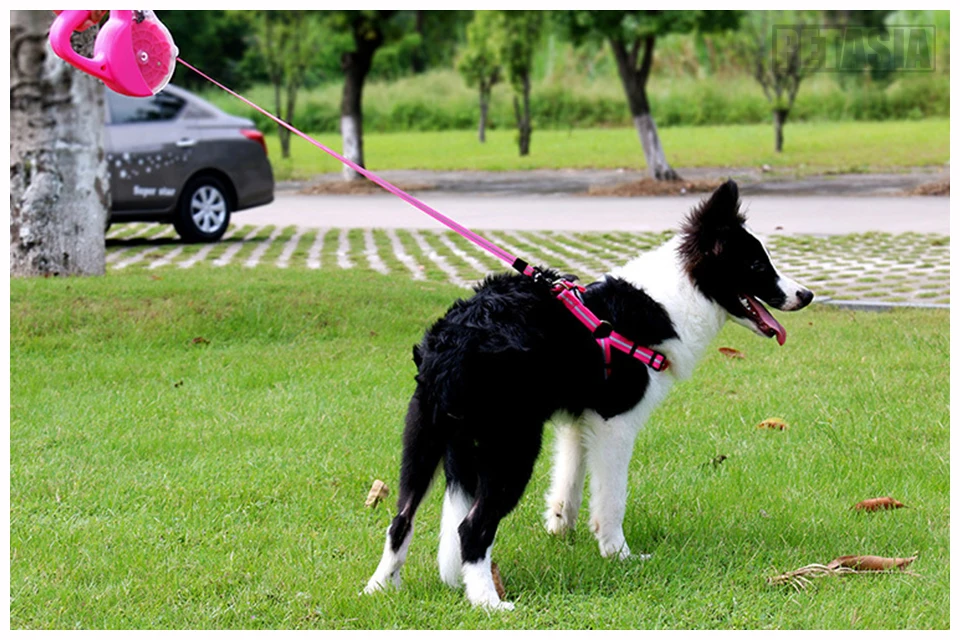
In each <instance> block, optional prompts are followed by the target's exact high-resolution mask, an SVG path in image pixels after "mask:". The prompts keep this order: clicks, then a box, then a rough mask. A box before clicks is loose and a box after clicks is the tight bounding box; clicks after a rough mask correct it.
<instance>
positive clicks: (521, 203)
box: [234, 191, 950, 235]
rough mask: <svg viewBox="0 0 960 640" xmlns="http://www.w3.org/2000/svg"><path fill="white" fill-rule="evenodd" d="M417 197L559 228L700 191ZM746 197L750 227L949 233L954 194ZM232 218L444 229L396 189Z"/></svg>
mask: <svg viewBox="0 0 960 640" xmlns="http://www.w3.org/2000/svg"><path fill="white" fill-rule="evenodd" d="M414 195H417V196H418V197H420V198H421V199H422V200H423V201H424V202H425V203H426V204H428V205H430V206H431V207H433V208H434V209H436V210H438V211H440V212H441V213H443V214H444V215H447V216H450V217H451V218H453V219H455V220H457V221H458V222H460V223H461V224H463V225H465V226H467V227H469V228H472V229H478V230H480V229H498V230H499V229H502V230H554V231H664V230H668V229H675V228H676V227H677V225H678V224H679V222H680V221H681V220H682V219H683V217H684V215H685V214H686V212H688V211H689V210H690V209H691V207H693V206H695V205H696V203H697V202H699V201H700V199H701V197H702V196H676V197H646V198H602V197H586V196H576V195H569V194H566V195H564V194H559V195H509V196H492V195H490V196H484V195H467V194H449V193H441V192H435V191H424V192H422V193H420V194H416V193H415V194H414ZM743 202H744V204H745V208H746V212H747V217H748V218H749V220H750V225H751V226H752V227H753V228H754V229H756V230H757V232H759V233H762V234H774V233H779V234H787V235H793V234H817V235H835V234H849V233H863V232H866V231H882V232H888V233H904V232H911V231H912V232H919V233H938V234H944V235H946V234H949V233H950V199H949V198H948V197H905V196H887V197H850V196H826V197H824V196H768V195H745V196H744V197H743ZM234 221H235V222H236V223H238V224H255V225H266V224H271V225H280V226H286V225H295V226H297V227H302V228H338V227H339V228H382V229H437V228H441V225H440V224H439V223H437V222H435V221H434V220H432V219H431V218H429V217H428V216H427V215H425V214H423V213H421V212H420V211H418V210H416V209H414V208H413V207H411V206H410V205H408V204H406V203H404V202H403V201H401V200H399V199H398V198H396V197H394V196H392V195H390V194H377V195H350V196H332V195H301V194H298V193H295V192H290V191H278V193H277V198H276V200H275V201H274V202H273V203H272V204H270V205H268V206H266V207H260V208H257V209H251V210H249V211H241V212H239V213H238V214H236V217H235V219H234Z"/></svg>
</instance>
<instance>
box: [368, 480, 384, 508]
mask: <svg viewBox="0 0 960 640" xmlns="http://www.w3.org/2000/svg"><path fill="white" fill-rule="evenodd" d="M389 493H390V489H388V488H387V485H386V484H385V483H384V482H383V480H374V481H373V486H372V487H370V492H369V493H368V494H367V501H366V502H364V503H363V506H365V507H376V506H377V505H378V504H380V502H381V501H382V500H383V499H384V498H386V497H387V495H388V494H389Z"/></svg>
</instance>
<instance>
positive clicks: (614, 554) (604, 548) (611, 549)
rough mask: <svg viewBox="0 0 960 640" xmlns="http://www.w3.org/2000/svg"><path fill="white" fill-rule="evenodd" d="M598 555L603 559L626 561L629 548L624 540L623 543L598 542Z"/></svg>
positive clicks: (628, 555)
mask: <svg viewBox="0 0 960 640" xmlns="http://www.w3.org/2000/svg"><path fill="white" fill-rule="evenodd" d="M599 544H600V555H601V556H603V557H604V558H616V559H617V560H626V559H627V558H629V557H630V555H631V554H630V547H628V546H627V542H626V540H623V541H604V540H600V541H599Z"/></svg>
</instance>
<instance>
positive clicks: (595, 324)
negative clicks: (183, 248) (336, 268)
mask: <svg viewBox="0 0 960 640" xmlns="http://www.w3.org/2000/svg"><path fill="white" fill-rule="evenodd" d="M177 62H179V63H180V64H182V65H183V66H185V67H186V68H188V69H190V70H191V71H193V72H194V73H196V74H197V75H199V76H200V77H201V78H204V79H205V80H208V81H209V82H211V83H212V84H214V85H216V86H217V87H219V88H221V89H223V90H224V91H226V92H227V93H229V94H230V95H232V96H233V97H234V98H236V99H237V100H240V101H241V102H243V103H244V104H246V105H247V106H249V107H252V108H253V109H256V110H257V111H259V112H260V113H262V114H263V115H265V116H267V117H268V118H270V119H271V120H273V121H274V122H276V123H277V124H278V125H280V126H281V127H284V128H285V129H288V130H289V131H291V132H292V133H295V134H296V135H298V136H300V137H301V138H303V139H304V140H306V141H307V142H309V143H310V144H312V145H313V146H315V147H317V148H318V149H320V150H321V151H323V152H324V153H326V154H327V155H330V156H333V157H334V158H336V159H337V160H339V161H340V162H342V163H343V164H345V165H347V166H348V167H350V168H351V169H353V170H354V171H356V172H357V173H359V174H360V175H362V176H363V177H365V178H366V179H367V180H370V181H371V182H373V183H375V184H377V185H379V186H380V187H383V188H384V189H385V190H387V191H389V192H390V193H392V194H393V195H395V196H397V197H398V198H400V199H401V200H403V201H404V202H406V203H407V204H409V205H411V206H413V207H415V208H417V209H419V210H420V211H422V212H424V213H425V214H427V215H428V216H430V217H431V218H433V219H434V220H436V221H437V222H439V223H441V224H443V225H445V226H446V227H448V228H450V229H452V230H453V231H456V232H457V233H459V234H460V235H461V236H463V237H464V238H466V239H467V240H469V241H470V242H472V243H474V244H475V245H477V246H478V247H480V248H482V249H485V250H486V251H488V252H489V253H492V254H493V255H495V256H496V257H498V258H500V259H501V260H503V261H504V262H506V263H507V264H509V265H510V266H512V267H513V268H514V269H516V270H517V271H519V272H520V273H522V274H523V275H525V276H531V277H537V276H538V274H539V271H538V270H537V268H536V267H532V266H530V265H529V264H528V263H527V262H526V261H525V260H523V259H522V258H518V257H517V256H514V255H512V254H510V253H509V252H507V251H505V250H503V249H501V248H500V247H498V246H497V245H495V244H493V243H492V242H490V241H489V240H487V239H486V238H484V237H483V236H480V235H479V234H476V233H474V232H473V231H471V230H470V229H467V228H466V227H464V226H463V225H461V224H459V223H458V222H456V221H455V220H452V219H451V218H448V217H447V216H445V215H443V214H442V213H440V212H439V211H437V210H436V209H434V208H433V207H430V206H428V205H426V204H424V203H423V202H421V201H420V200H417V199H416V198H414V197H413V196H411V195H410V194H409V193H407V192H406V191H404V190H402V189H400V188H398V187H395V186H393V185H392V184H390V183H389V182H387V181H386V180H384V179H383V178H381V177H380V176H378V175H377V174H375V173H373V172H372V171H367V170H366V169H364V168H363V167H361V166H360V165H358V164H357V163H356V162H353V161H352V160H350V159H348V158H346V157H344V156H342V155H340V154H339V153H337V152H336V151H334V150H333V149H331V148H329V147H327V146H326V145H323V144H321V143H320V142H317V141H316V140H314V139H313V138H311V137H310V136H308V135H307V134H305V133H304V132H302V131H300V130H299V129H297V128H296V127H294V126H293V125H291V124H289V123H287V122H284V121H283V120H281V119H280V118H278V117H276V116H275V115H273V114H272V113H270V112H269V111H267V110H266V109H263V108H262V107H260V106H259V105H257V104H255V103H254V102H251V101H250V100H248V99H246V98H244V97H243V96H242V95H240V94H239V93H237V92H236V91H233V90H232V89H229V88H228V87H226V86H224V85H222V84H220V83H219V82H217V81H216V80H214V79H213V78H211V77H210V76H208V75H207V74H205V73H204V72H202V71H200V70H199V69H197V68H196V67H194V66H193V65H191V64H190V63H188V62H186V61H185V60H184V59H183V58H179V57H178V58H177ZM553 291H554V293H555V294H557V297H558V298H559V299H560V300H561V301H562V302H563V304H564V305H565V306H566V307H567V308H568V309H569V310H570V311H571V312H573V314H574V315H575V316H576V317H577V318H578V319H579V320H580V322H582V323H583V324H584V326H586V327H587V328H588V329H590V332H591V333H592V334H593V336H594V338H596V339H597V342H598V343H599V344H600V348H601V349H602V350H603V354H604V363H605V374H606V376H608V377H609V375H610V348H611V346H612V347H613V348H615V349H617V350H618V351H622V352H623V353H626V354H627V355H629V356H630V357H632V358H636V359H637V360H640V361H641V362H643V363H644V364H646V365H647V366H648V367H650V368H651V369H653V370H654V371H663V370H664V369H666V368H667V359H666V356H664V355H663V354H662V353H658V352H656V351H652V350H650V349H647V348H646V347H641V346H639V345H638V344H636V343H634V342H632V341H630V340H628V339H627V338H625V337H623V336H622V335H620V334H619V333H617V332H616V331H614V330H613V327H612V326H611V325H610V323H609V322H607V321H606V320H600V319H599V318H597V316H596V315H595V314H594V313H593V312H592V311H590V309H588V308H587V306H586V305H585V304H583V300H582V299H581V298H580V293H581V292H582V291H583V287H581V286H580V285H577V284H574V283H572V282H569V281H566V280H563V281H560V282H558V283H555V284H554V289H553Z"/></svg>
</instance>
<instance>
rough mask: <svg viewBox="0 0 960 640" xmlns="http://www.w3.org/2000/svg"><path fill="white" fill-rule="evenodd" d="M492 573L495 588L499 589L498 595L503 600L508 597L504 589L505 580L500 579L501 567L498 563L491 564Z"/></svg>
mask: <svg viewBox="0 0 960 640" xmlns="http://www.w3.org/2000/svg"><path fill="white" fill-rule="evenodd" d="M490 573H492V574H493V586H494V587H496V589H497V595H498V596H500V599H501V600H503V599H504V598H506V597H507V592H506V590H504V588H503V580H501V579H500V567H498V566H497V563H496V562H491V563H490Z"/></svg>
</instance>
